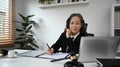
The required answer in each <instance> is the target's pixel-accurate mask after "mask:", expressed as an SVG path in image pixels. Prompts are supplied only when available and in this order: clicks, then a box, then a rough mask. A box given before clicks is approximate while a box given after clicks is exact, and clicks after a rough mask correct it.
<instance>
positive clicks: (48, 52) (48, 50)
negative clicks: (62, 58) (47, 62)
mask: <svg viewBox="0 0 120 67" xmlns="http://www.w3.org/2000/svg"><path fill="white" fill-rule="evenodd" d="M46 53H47V54H49V55H52V54H53V53H54V49H53V48H49V49H47V52H46Z"/></svg>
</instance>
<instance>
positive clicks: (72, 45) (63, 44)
mask: <svg viewBox="0 0 120 67" xmlns="http://www.w3.org/2000/svg"><path fill="white" fill-rule="evenodd" d="M84 23H85V22H84V19H83V17H82V15H81V14H79V13H74V14H71V16H70V17H69V18H68V19H67V21H66V29H65V31H64V32H63V33H62V34H61V36H60V37H59V39H58V40H57V41H56V43H55V44H53V45H52V46H51V48H50V49H48V50H47V54H53V53H55V52H58V51H59V48H61V52H67V53H70V52H74V53H78V52H79V46H80V39H81V37H82V36H86V35H87V32H86V30H85V29H84Z"/></svg>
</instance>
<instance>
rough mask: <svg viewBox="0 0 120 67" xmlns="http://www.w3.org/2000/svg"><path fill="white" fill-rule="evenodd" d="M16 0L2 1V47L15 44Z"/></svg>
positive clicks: (0, 7) (0, 14)
mask: <svg viewBox="0 0 120 67" xmlns="http://www.w3.org/2000/svg"><path fill="white" fill-rule="evenodd" d="M13 6H14V0H0V47H5V46H12V45H13V43H14V22H13V20H14V18H13V12H14V11H13V8H14V7H13Z"/></svg>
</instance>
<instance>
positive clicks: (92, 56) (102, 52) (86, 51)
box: [78, 37, 120, 62]
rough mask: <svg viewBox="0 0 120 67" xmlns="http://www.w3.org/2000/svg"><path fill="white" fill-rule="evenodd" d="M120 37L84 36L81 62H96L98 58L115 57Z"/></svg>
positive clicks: (80, 55)
mask: <svg viewBox="0 0 120 67" xmlns="http://www.w3.org/2000/svg"><path fill="white" fill-rule="evenodd" d="M119 41H120V37H82V38H81V43H80V50H79V56H78V61H79V62H95V61H96V58H115V56H116V51H117V47H118V44H119Z"/></svg>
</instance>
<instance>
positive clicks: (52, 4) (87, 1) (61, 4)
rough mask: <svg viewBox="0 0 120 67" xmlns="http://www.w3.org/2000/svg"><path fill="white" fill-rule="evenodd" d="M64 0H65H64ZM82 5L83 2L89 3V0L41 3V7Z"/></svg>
mask: <svg viewBox="0 0 120 67" xmlns="http://www.w3.org/2000/svg"><path fill="white" fill-rule="evenodd" d="M63 1H64V0H63ZM80 4H81V5H82V4H89V0H79V1H75V2H61V3H56V2H54V3H51V4H40V8H42V9H45V8H54V7H61V6H70V5H80Z"/></svg>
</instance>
